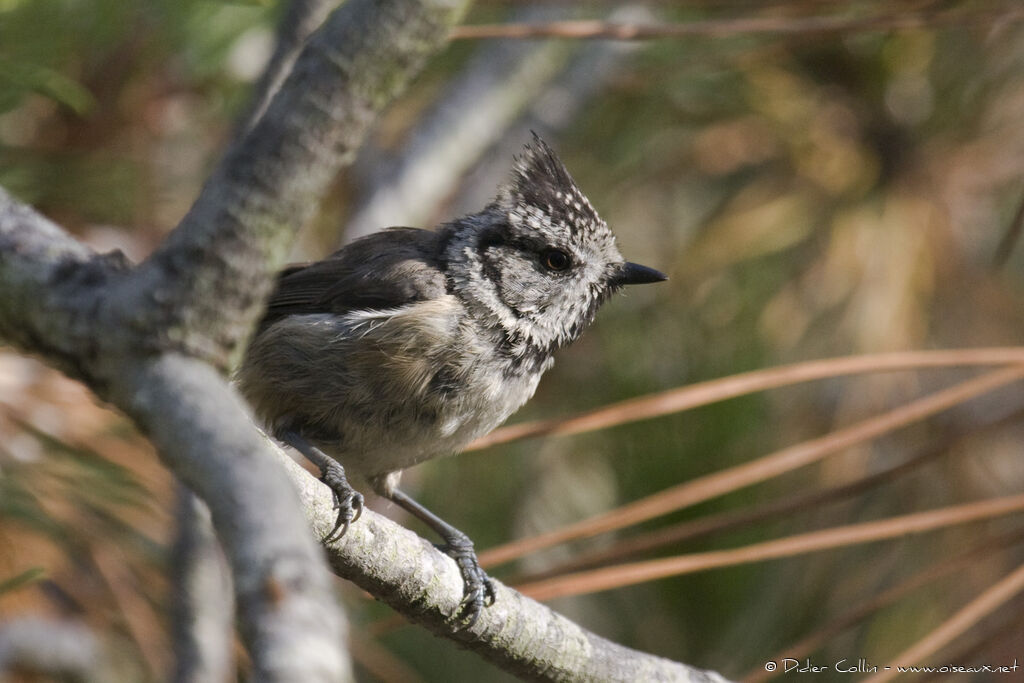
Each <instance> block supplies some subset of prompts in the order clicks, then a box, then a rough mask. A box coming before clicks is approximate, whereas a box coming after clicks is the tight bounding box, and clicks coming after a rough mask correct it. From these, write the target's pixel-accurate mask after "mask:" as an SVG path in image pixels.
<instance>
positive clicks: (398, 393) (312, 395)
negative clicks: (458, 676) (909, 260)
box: [237, 137, 664, 619]
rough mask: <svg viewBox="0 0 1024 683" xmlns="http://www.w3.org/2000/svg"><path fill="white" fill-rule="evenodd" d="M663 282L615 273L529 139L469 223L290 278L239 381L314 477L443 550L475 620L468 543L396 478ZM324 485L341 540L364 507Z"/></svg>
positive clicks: (514, 401) (545, 153) (566, 189)
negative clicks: (332, 497)
mask: <svg viewBox="0 0 1024 683" xmlns="http://www.w3.org/2000/svg"><path fill="white" fill-rule="evenodd" d="M660 279H664V276H663V275H661V274H660V273H658V272H657V271H653V270H651V269H649V268H645V267H643V266H637V265H635V264H630V263H626V262H625V260H624V259H623V258H622V256H621V255H620V254H619V251H618V248H617V247H616V245H615V237H614V236H613V235H612V233H611V231H610V230H609V229H608V226H607V225H606V224H605V223H604V221H602V220H601V218H600V217H599V216H598V215H597V212H596V211H595V210H594V208H593V207H592V206H591V204H590V202H589V201H588V200H587V198H586V197H585V196H584V195H583V193H582V192H581V191H580V190H579V188H577V187H576V184H575V183H574V182H573V180H572V178H571V177H570V176H569V173H568V171H566V169H565V167H564V166H563V165H562V163H561V161H559V160H558V158H557V157H556V156H555V153H554V152H553V151H552V150H551V149H550V148H549V147H548V146H547V145H546V144H544V142H542V141H541V140H540V139H539V138H536V137H535V138H534V141H533V143H532V144H531V145H528V146H527V147H526V149H525V152H524V154H523V155H522V156H521V157H519V158H518V159H517V160H516V162H515V166H514V169H513V173H512V178H511V180H510V182H509V183H508V184H507V185H506V186H504V187H503V188H501V189H500V191H499V193H498V196H497V198H496V199H495V201H494V202H492V203H491V204H489V205H488V206H487V207H485V208H484V209H483V210H482V211H480V212H479V213H476V214H472V215H469V216H465V217H463V218H460V219H458V220H456V221H453V222H451V223H447V224H445V225H442V226H441V227H440V228H438V230H437V231H434V232H431V231H426V230H418V229H414V228H392V229H390V230H385V231H382V232H379V233H376V234H373V235H369V236H367V237H364V238H362V239H359V240H356V241H355V242H353V243H352V244H349V245H348V246H346V247H344V248H343V249H341V250H340V251H338V252H336V253H335V254H333V255H331V256H330V257H328V258H327V259H325V260H323V261H319V262H317V263H313V264H309V265H304V266H295V267H291V268H288V269H286V270H285V271H284V272H283V273H282V274H281V276H280V279H279V281H278V284H277V289H276V290H275V291H274V293H273V294H272V296H271V297H270V300H269V302H268V305H267V312H266V315H265V317H264V319H263V320H262V322H261V323H260V326H259V328H258V330H257V332H256V334H255V336H254V338H253V340H252V342H251V343H250V345H249V348H248V350H247V352H246V356H245V359H244V361H243V363H242V365H241V367H240V368H239V371H238V373H237V380H238V384H239V387H240V388H241V391H242V393H243V394H244V395H245V396H246V398H247V399H248V400H249V402H250V404H251V405H252V407H253V409H254V411H255V413H256V415H257V417H258V418H259V419H260V420H261V421H262V422H263V423H264V425H265V426H266V427H267V429H268V431H269V432H270V433H271V434H274V435H275V436H278V437H279V438H282V439H283V440H285V441H287V442H289V443H291V444H292V445H296V447H298V448H300V450H302V449H304V450H303V452H304V453H305V454H306V455H307V457H310V458H311V459H313V460H314V461H318V460H317V459H319V461H318V464H321V467H322V468H324V467H325V465H323V464H322V463H324V462H326V463H327V464H326V467H327V468H331V469H333V468H336V465H335V464H334V463H332V462H331V461H330V458H333V459H334V460H336V461H337V462H340V463H341V464H342V465H343V466H344V468H345V470H346V472H348V473H349V474H353V475H356V476H357V477H359V478H361V479H363V480H365V481H367V482H369V484H370V485H371V486H372V487H373V488H374V489H375V490H376V491H377V492H378V493H380V494H381V495H384V496H386V497H389V498H391V499H392V500H394V501H395V502H396V503H398V504H400V505H402V506H403V507H405V508H406V509H408V510H410V511H411V512H413V513H414V514H416V515H417V516H419V517H420V518H421V519H424V520H425V521H427V523H428V524H431V525H432V526H433V527H434V528H435V529H437V530H438V531H439V533H441V534H442V535H443V536H445V539H446V542H447V547H448V549H449V552H450V553H451V554H452V556H453V557H455V558H456V561H457V562H459V565H460V568H461V569H462V572H463V577H464V579H465V581H466V601H467V602H468V603H471V606H472V610H471V611H472V618H473V619H475V616H476V614H478V613H479V610H480V608H481V607H482V605H483V603H484V596H486V595H491V596H492V597H493V593H492V592H490V584H489V579H487V577H486V575H485V574H484V573H483V572H482V571H481V570H480V569H479V565H478V564H477V563H476V556H475V554H474V553H473V550H472V542H471V541H469V539H468V538H467V537H466V536H465V535H464V534H462V533H461V532H459V531H458V530H456V529H454V528H453V527H451V526H450V525H447V523H445V522H443V521H442V520H440V519H439V518H437V517H436V516H434V515H433V514H432V513H430V512H429V511H426V510H425V509H424V508H422V507H421V506H419V505H418V504H417V503H415V502H414V501H411V499H409V498H408V497H407V496H405V495H404V494H402V493H401V492H400V491H398V490H397V489H396V486H397V483H398V478H399V476H400V474H401V471H402V470H403V469H404V468H406V467H409V466H411V465H415V464H417V463H419V462H422V461H424V460H427V459H429V458H433V457H437V456H442V455H448V454H451V453H454V452H457V451H458V450H460V449H461V448H462V447H464V446H465V445H466V444H468V443H469V442H470V441H472V440H473V439H475V438H476V437H478V436H482V435H484V434H486V433H488V432H489V431H491V430H492V429H494V428H495V427H497V426H498V425H499V424H501V423H502V422H503V421H504V420H505V419H506V418H508V416H509V415H511V414H512V413H513V412H515V411H516V410H517V409H518V408H519V407H520V406H521V405H522V404H523V403H525V402H526V401H527V400H528V399H529V398H530V397H531V396H532V395H533V393H534V390H535V389H536V388H537V383H538V382H539V381H540V377H541V375H542V374H543V373H544V371H545V370H547V369H548V368H549V367H551V364H552V363H553V354H554V352H555V351H556V350H557V349H559V348H561V347H562V346H565V345H566V344H568V343H570V342H572V341H573V340H574V339H576V338H577V337H578V336H579V335H580V333H581V332H582V331H583V329H584V328H585V327H586V326H587V325H588V324H590V322H591V321H592V320H593V318H594V314H595V313H596V311H597V309H598V307H599V306H600V305H601V303H602V302H604V301H605V300H606V299H607V298H608V297H609V296H610V295H611V294H612V293H613V292H614V291H615V290H616V289H618V288H619V287H620V286H622V285H624V284H634V283H642V282H655V281H657V280H660ZM309 445H312V446H313V447H315V448H312V449H311V448H309V447H308V446H309ZM316 449H319V451H322V453H321V452H317V451H316ZM324 454H326V456H325V455H324ZM327 456H329V458H328V457H327ZM324 476H325V481H327V480H329V479H330V480H331V481H333V486H334V490H335V494H336V496H338V500H339V503H340V507H341V514H339V525H341V524H342V523H344V524H345V526H346V528H347V525H348V523H349V522H350V521H353V520H354V519H355V517H357V516H358V508H359V506H360V505H361V498H359V496H358V494H355V493H354V492H353V490H352V489H351V488H350V487H349V485H348V483H347V482H346V481H345V478H344V475H338V474H337V473H334V474H332V475H329V474H328V472H327V471H326V470H324ZM353 500H354V501H355V503H354V504H353V503H352V501H353ZM353 509H355V512H353Z"/></svg>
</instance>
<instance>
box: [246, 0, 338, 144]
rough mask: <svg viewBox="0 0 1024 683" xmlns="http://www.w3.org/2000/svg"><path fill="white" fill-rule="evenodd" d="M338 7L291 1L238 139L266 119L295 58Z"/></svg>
mask: <svg viewBox="0 0 1024 683" xmlns="http://www.w3.org/2000/svg"><path fill="white" fill-rule="evenodd" d="M337 4H338V0H292V1H291V2H289V3H288V7H287V8H286V9H285V14H284V17H282V18H281V22H280V23H279V24H278V27H277V43H276V45H275V46H274V54H272V55H271V56H270V61H269V62H267V66H266V67H265V68H264V69H263V73H262V74H261V75H260V78H259V80H258V81H257V82H256V87H255V88H254V89H253V95H252V102H251V103H250V104H249V111H248V113H247V114H246V115H245V116H243V117H242V118H241V120H240V121H239V125H238V131H239V133H238V135H236V137H241V136H242V135H243V134H244V133H246V132H248V131H249V130H251V129H252V127H253V126H254V125H255V124H256V121H258V120H259V118H260V117H261V116H263V112H265V111H266V110H267V105H269V104H270V100H271V98H272V97H273V96H274V95H275V94H276V93H277V91H278V89H279V88H280V87H281V83H283V82H284V79H285V77H286V76H287V75H288V74H289V73H290V72H291V70H292V66H293V65H294V64H295V58H296V57H298V55H299V51H300V50H301V49H302V46H303V45H305V43H306V39H307V38H309V36H311V35H312V34H313V31H315V30H316V29H317V28H318V27H319V26H320V25H321V24H322V23H324V19H325V18H326V17H327V15H328V13H330V11H331V9H333V8H334V7H335V6H336V5H337Z"/></svg>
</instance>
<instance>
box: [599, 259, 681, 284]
mask: <svg viewBox="0 0 1024 683" xmlns="http://www.w3.org/2000/svg"><path fill="white" fill-rule="evenodd" d="M667 279H668V275H665V274H664V273H662V272H661V271H657V270H655V269H654V268H648V267H647V266H641V265H640V264H639V263H624V264H622V268H620V269H619V272H618V273H616V274H615V275H614V276H613V277H612V284H615V285H644V284H647V283H648V282H662V281H664V280H667Z"/></svg>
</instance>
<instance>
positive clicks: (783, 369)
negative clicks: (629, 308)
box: [465, 346, 1024, 451]
mask: <svg viewBox="0 0 1024 683" xmlns="http://www.w3.org/2000/svg"><path fill="white" fill-rule="evenodd" d="M1009 363H1024V347H1015V346H1010V347H995V348H980V349H952V350H942V351H897V352H892V353H878V354H870V355H862V356H843V357H840V358H824V359H821V360H812V361H805V362H802V363H793V364H792V365H780V366H778V367H774V368H766V369H762V370H754V371H752V372H744V373H740V374H738V375H730V376H729V377H722V378H720V379H713V380H708V381H706V382H698V383H697V384H690V385H688V386H685V387H680V388H677V389H669V390H668V391H662V392H659V393H656V394H648V395H647V396H639V397H637V398H632V399H628V400H626V401H619V402H618V403H612V404H610V405H606V406H602V407H601V408H597V409H595V410H589V411H586V412H582V413H577V414H576V415H570V416H568V417H561V418H554V419H551V420H537V421H534V422H521V423H519V424H514V425H509V426H508V427H503V428H502V429H496V430H495V431H493V432H491V433H490V434H488V435H487V436H485V437H483V438H481V439H477V440H476V441H474V442H473V443H471V444H470V445H469V446H467V447H466V449H465V450H466V451H471V450H479V449H481V448H487V447H488V446H496V445H498V444H503V443H508V442H510V441H516V440H518V439H526V438H529V437H534V436H567V435H570V434H581V433H583V432H591V431H596V430H599V429H606V428H608V427H615V426H618V425H622V424H627V423H630V422H638V421H640V420H649V419H651V418H655V417H661V416H662V415H670V414H672V413H678V412H682V411H684V410H691V409H693V408H697V407H699V406H704V405H708V404H710V403H716V402H718V401H724V400H726V399H730V398H737V397H739V396H744V395H746V394H752V393H755V392H758V391H765V390H767V389H777V388H779V387H784V386H789V385H791V384H800V383H802V382H810V381H814V380H822V379H831V378H835V377H841V376H844V375H857V374H865V373H869V372H893V371H897V370H920V369H924V368H946V367H967V366H979V365H1005V364H1009Z"/></svg>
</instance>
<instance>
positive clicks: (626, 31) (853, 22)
mask: <svg viewBox="0 0 1024 683" xmlns="http://www.w3.org/2000/svg"><path fill="white" fill-rule="evenodd" d="M1022 19H1024V11H1022V10H1020V9H1019V8H1018V6H1017V5H1016V3H1013V4H1010V5H1006V6H1003V7H999V8H996V9H992V8H986V9H983V10H976V11H970V12H964V11H951V12H941V13H935V12H921V13H917V12H915V13H905V14H888V15H881V16H870V17H856V16H853V17H851V16H848V15H843V14H836V15H823V16H810V17H781V16H780V17H740V18H735V19H705V20H703V21H690V22H680V23H657V24H651V23H633V22H628V23H627V22H608V21H600V20H568V21H550V22H544V23H535V24H534V23H514V24H513V23H509V24H478V25H475V26H459V27H458V28H457V29H455V30H454V31H453V32H452V40H479V39H482V38H577V39H579V38H587V39H606V40H651V39H655V38H684V37H688V36H705V37H715V38H723V37H729V36H738V35H752V34H775V35H793V34H799V35H825V34H832V33H851V32H857V31H894V30H906V29H915V28H941V27H945V26H960V25H966V24H975V23H995V22H1016V21H1021V20H1022Z"/></svg>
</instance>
